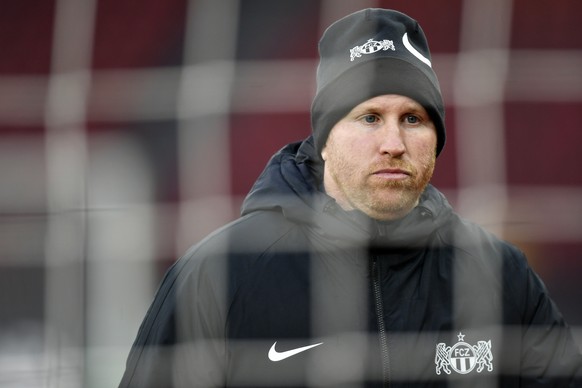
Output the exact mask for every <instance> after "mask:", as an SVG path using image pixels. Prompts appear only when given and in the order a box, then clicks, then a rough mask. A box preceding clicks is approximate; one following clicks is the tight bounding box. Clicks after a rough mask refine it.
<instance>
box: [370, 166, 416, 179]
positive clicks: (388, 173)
mask: <svg viewBox="0 0 582 388" xmlns="http://www.w3.org/2000/svg"><path fill="white" fill-rule="evenodd" d="M372 175H374V176H377V177H379V178H382V179H387V180H402V179H407V178H409V177H410V176H411V173H410V171H407V170H403V169H400V168H384V169H381V170H377V171H374V173H373V174H372Z"/></svg>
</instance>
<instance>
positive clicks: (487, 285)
mask: <svg viewBox="0 0 582 388" xmlns="http://www.w3.org/2000/svg"><path fill="white" fill-rule="evenodd" d="M319 50H320V55H321V61H320V65H319V68H318V73H317V85H318V88H317V93H316V96H315V99H314V101H313V105H312V127H313V136H311V137H309V138H308V139H306V140H305V141H303V142H300V143H296V144H290V145H288V146H286V147H284V148H283V149H282V150H281V151H279V152H278V153H277V154H276V155H274V156H273V158H272V159H271V160H270V162H269V163H268V165H267V167H266V169H265V171H264V172H263V173H262V175H261V176H260V177H259V179H258V180H257V182H256V183H255V185H254V187H253V189H252V190H251V192H250V193H249V195H248V196H247V198H246V200H245V202H244V204H243V210H242V217H241V218H240V219H239V220H237V221H235V222H233V223H231V224H229V225H227V226H225V227H223V228H222V229H220V230H218V231H216V232H215V233H213V234H212V235H210V236H208V237H207V238H206V239H205V240H204V241H202V242H200V243H199V244H197V245H196V246H194V247H193V248H192V249H191V250H190V251H189V252H188V253H187V254H186V255H185V256H184V257H182V258H181V259H180V260H179V261H178V262H177V263H176V264H175V265H174V266H173V267H172V268H171V269H170V270H169V271H168V273H167V274H166V276H165V278H164V280H163V282H162V284H161V286H160V289H159V290H158V293H157V295H156V297H155V300H154V302H153V304H152V306H151V307H150V309H149V311H148V313H147V316H146V318H145V320H144V322H143V323H142V326H141V328H140V330H139V333H138V336H137V339H136V342H135V344H134V347H133V349H132V351H131V353H130V355H129V359H128V362H127V369H126V372H125V375H124V377H123V380H122V382H121V386H122V387H140V388H144V387H194V386H203V387H215V386H229V387H231V386H237V387H242V386H247V387H263V386H272V387H281V386H333V387H339V386H349V387H362V386H370V387H371V386H378V387H380V386H391V387H404V386H406V387H424V386H427V387H428V386H430V387H445V386H452V387H498V386H499V387H525V386H527V387H538V386H539V387H542V386H544V387H545V386H548V387H549V386H551V387H580V386H582V382H581V381H582V379H581V375H582V357H581V355H580V351H579V349H578V348H577V346H576V345H575V343H574V341H573V339H572V335H571V333H570V330H569V328H568V326H567V325H566V323H565V322H564V320H563V318H562V316H561V315H560V313H559V311H558V310H557V308H556V306H555V305H554V304H553V302H552V301H551V299H550V298H549V296H548V294H547V291H546V289H545V287H544V285H543V284H542V282H541V281H540V280H539V279H538V277H537V276H536V275H535V274H534V273H533V271H532V269H531V268H530V267H529V266H528V265H527V263H526V259H525V257H524V255H523V254H522V253H521V252H520V251H519V250H518V249H517V248H515V247H513V246H512V245H509V244H507V243H505V242H503V241H501V240H499V239H498V238H496V237H494V236H493V235H491V234H490V233H488V232H486V231H484V230H483V229H481V228H479V227H478V226H476V225H474V224H471V223H469V222H467V221H465V220H463V219H461V218H460V217H459V216H458V215H456V214H455V213H454V212H453V211H452V209H451V207H450V206H449V204H448V203H447V201H446V200H445V198H444V196H443V195H442V194H440V193H439V192H438V191H437V190H436V189H435V188H434V187H432V186H431V185H429V180H430V178H431V176H432V173H433V169H434V166H435V159H436V157H437V156H438V154H439V153H440V152H441V150H442V149H443V146H444V143H445V125H444V107H443V101H442V98H441V93H440V89H439V85H438V81H437V78H436V75H435V73H434V72H433V70H432V68H431V62H430V52H429V49H428V44H427V41H426V38H425V36H424V33H423V31H422V29H421V28H420V26H419V25H418V24H417V23H416V21H414V20H413V19H411V18H409V17H408V16H406V15H404V14H402V13H398V12H395V11H390V10H383V9H367V10H363V11H360V12H356V13H354V14H352V15H349V16H347V17H345V18H343V19H341V20H339V21H337V22H336V23H334V24H333V25H332V26H330V27H329V28H328V30H327V31H326V32H325V34H324V35H323V37H322V39H321V41H320V45H319Z"/></svg>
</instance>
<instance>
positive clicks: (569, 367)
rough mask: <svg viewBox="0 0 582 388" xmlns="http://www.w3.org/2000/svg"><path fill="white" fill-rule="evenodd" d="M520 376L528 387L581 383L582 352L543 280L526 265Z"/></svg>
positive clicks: (565, 385)
mask: <svg viewBox="0 0 582 388" xmlns="http://www.w3.org/2000/svg"><path fill="white" fill-rule="evenodd" d="M525 273H526V276H525V279H526V284H525V303H524V304H523V309H524V310H523V325H522V330H521V333H522V356H521V360H522V361H521V373H520V375H521V378H522V383H523V384H524V385H523V386H527V387H582V355H581V352H580V347H579V345H577V344H576V342H575V340H574V337H573V335H572V332H571V329H570V327H569V326H568V325H567V323H566V322H565V321H564V318H563V317H562V314H561V313H560V311H559V310H558V308H557V306H556V305H555V304H554V302H553V301H552V299H551V298H550V296H549V294H548V291H547V289H546V287H545V285H544V284H543V282H542V280H541V279H540V278H539V277H538V275H537V274H535V272H534V271H533V270H532V269H531V268H530V267H529V266H526V269H525Z"/></svg>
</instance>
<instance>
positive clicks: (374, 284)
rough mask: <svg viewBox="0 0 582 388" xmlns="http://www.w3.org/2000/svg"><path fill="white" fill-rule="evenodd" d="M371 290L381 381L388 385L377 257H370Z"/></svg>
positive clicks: (385, 337)
mask: <svg viewBox="0 0 582 388" xmlns="http://www.w3.org/2000/svg"><path fill="white" fill-rule="evenodd" d="M371 266H372V292H373V293H374V306H375V308H376V316H377V320H378V335H379V337H380V353H381V355H382V381H383V382H384V384H383V386H384V387H386V388H388V387H390V354H389V349H388V334H387V333H386V324H385V322H384V305H383V303H382V290H381V289H380V273H379V271H378V262H377V257H376V256H373V258H372V264H371Z"/></svg>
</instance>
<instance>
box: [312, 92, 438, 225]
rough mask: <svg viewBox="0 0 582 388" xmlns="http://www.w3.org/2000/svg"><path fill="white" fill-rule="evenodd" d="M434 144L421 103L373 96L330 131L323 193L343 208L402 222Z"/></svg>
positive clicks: (427, 174) (425, 177)
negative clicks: (324, 191) (400, 219)
mask: <svg viewBox="0 0 582 388" xmlns="http://www.w3.org/2000/svg"><path fill="white" fill-rule="evenodd" d="M436 143H437V135H436V129H435V125H434V123H433V122H432V120H431V119H430V116H429V115H428V113H427V112H426V110H425V109H424V108H423V107H422V106H421V105H420V104H419V103H417V102H416V101H414V100H412V99H410V98H408V97H404V96H400V95H393V94H390V95H383V96H378V97H374V98H371V99H369V100H367V101H364V102H363V103H361V104H360V105H358V106H356V107H355V108H354V109H352V111H351V112H350V113H348V114H347V116H345V117H344V118H343V119H341V120H340V121H339V122H337V124H336V125H335V126H334V127H333V128H332V129H331V132H330V134H329V137H328V139H327V143H326V145H325V147H324V148H323V150H322V152H321V156H322V158H323V160H324V161H325V167H324V178H323V182H324V186H325V190H326V192H327V193H328V194H329V195H330V196H332V197H333V198H335V200H336V201H337V202H338V204H339V205H340V206H341V207H342V208H343V209H345V210H354V209H358V210H360V211H362V212H364V213H366V214H367V215H368V216H370V217H372V218H374V219H378V220H393V219H398V218H401V217H403V216H405V215H406V214H407V213H408V212H409V211H410V210H412V209H413V208H414V207H415V206H416V205H417V204H418V199H419V197H420V195H421V194H422V192H423V190H424V188H425V187H426V185H427V184H428V182H429V181H430V178H431V177H432V174H433V171H434V166H435V159H436Z"/></svg>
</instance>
